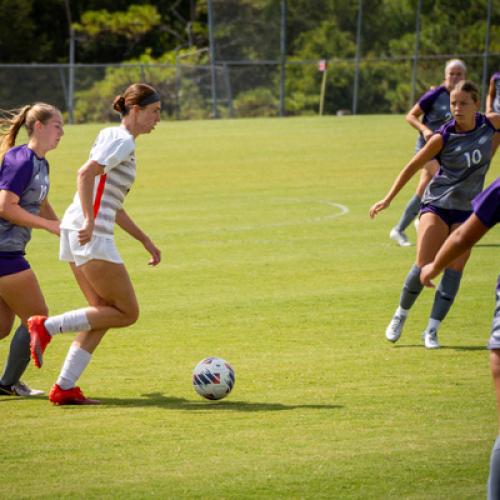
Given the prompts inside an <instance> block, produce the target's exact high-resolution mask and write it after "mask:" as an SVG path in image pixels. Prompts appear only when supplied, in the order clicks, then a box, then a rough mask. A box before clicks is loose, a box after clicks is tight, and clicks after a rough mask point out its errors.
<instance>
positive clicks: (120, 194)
mask: <svg viewBox="0 0 500 500" xmlns="http://www.w3.org/2000/svg"><path fill="white" fill-rule="evenodd" d="M89 159H90V160H93V161H95V162H97V163H99V165H102V166H103V167H104V173H103V174H102V175H100V176H98V177H96V179H95V184H94V195H93V203H94V221H95V222H94V234H95V235H97V236H104V237H106V238H113V233H114V227H115V219H116V212H117V210H119V209H120V208H121V207H122V205H123V201H124V200H125V196H126V195H127V193H128V192H129V190H130V187H131V186H132V183H133V182H134V180H135V142H134V137H133V136H132V135H131V134H130V132H129V131H128V130H127V129H126V128H125V127H123V126H119V127H109V128H105V129H103V130H101V131H100V132H99V135H98V136H97V139H96V141H95V143H94V145H93V146H92V150H91V151H90V156H89ZM84 221H85V219H84V216H83V211H82V205H81V203H80V196H79V195H78V192H77V193H76V194H75V197H74V198H73V202H72V203H71V205H70V206H69V207H68V209H67V210H66V212H65V213H64V217H63V220H62V222H61V228H63V229H71V230H79V229H81V228H82V227H83V225H84Z"/></svg>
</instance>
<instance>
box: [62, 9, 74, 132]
mask: <svg viewBox="0 0 500 500" xmlns="http://www.w3.org/2000/svg"><path fill="white" fill-rule="evenodd" d="M64 7H65V8H66V17H67V18H68V27H69V68H68V102H67V107H68V122H69V123H73V122H74V106H75V99H74V93H75V30H74V29H73V23H72V22H71V9H70V6H69V0H64Z"/></svg>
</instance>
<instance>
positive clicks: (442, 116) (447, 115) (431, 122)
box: [415, 85, 452, 151]
mask: <svg viewBox="0 0 500 500" xmlns="http://www.w3.org/2000/svg"><path fill="white" fill-rule="evenodd" d="M418 105H419V106H420V109H421V110H422V111H423V112H424V116H423V118H422V123H423V124H424V125H425V126H426V127H429V128H430V129H431V130H432V131H433V132H434V131H436V130H437V129H438V128H439V127H441V126H442V125H444V124H445V123H446V122H447V121H449V120H450V119H451V117H452V115H451V111H450V93H449V91H448V89H447V88H446V87H445V86H444V85H440V86H439V87H436V88H435V89H431V90H428V91H427V92H426V93H425V94H424V95H423V96H422V97H421V98H420V99H419V100H418ZM424 144H425V139H424V136H423V135H422V134H419V136H418V139H417V144H416V147H415V151H419V150H420V149H422V148H423V147H424Z"/></svg>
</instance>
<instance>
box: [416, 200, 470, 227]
mask: <svg viewBox="0 0 500 500" xmlns="http://www.w3.org/2000/svg"><path fill="white" fill-rule="evenodd" d="M428 212H431V213H433V214H436V215H437V216H438V217H439V218H440V219H442V220H443V221H444V223H445V224H447V225H448V227H451V226H453V224H462V223H463V222H465V221H466V220H467V219H468V218H469V217H470V215H471V214H472V210H450V209H448V208H439V207H435V206H434V205H420V215H419V217H420V216H421V215H423V214H425V213H428Z"/></svg>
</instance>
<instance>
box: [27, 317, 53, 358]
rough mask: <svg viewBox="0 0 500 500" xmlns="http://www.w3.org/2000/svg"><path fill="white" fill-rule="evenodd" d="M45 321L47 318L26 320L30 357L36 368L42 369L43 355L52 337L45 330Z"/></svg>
mask: <svg viewBox="0 0 500 500" xmlns="http://www.w3.org/2000/svg"><path fill="white" fill-rule="evenodd" d="M46 319H47V316H31V318H29V319H28V330H29V332H30V351H31V357H32V358H33V361H34V363H35V366H36V367H37V368H41V367H42V365H43V353H44V351H45V349H46V347H47V345H48V344H49V342H50V341H51V340H52V337H51V336H50V334H49V332H48V331H47V329H46V328H45V321H46Z"/></svg>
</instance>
